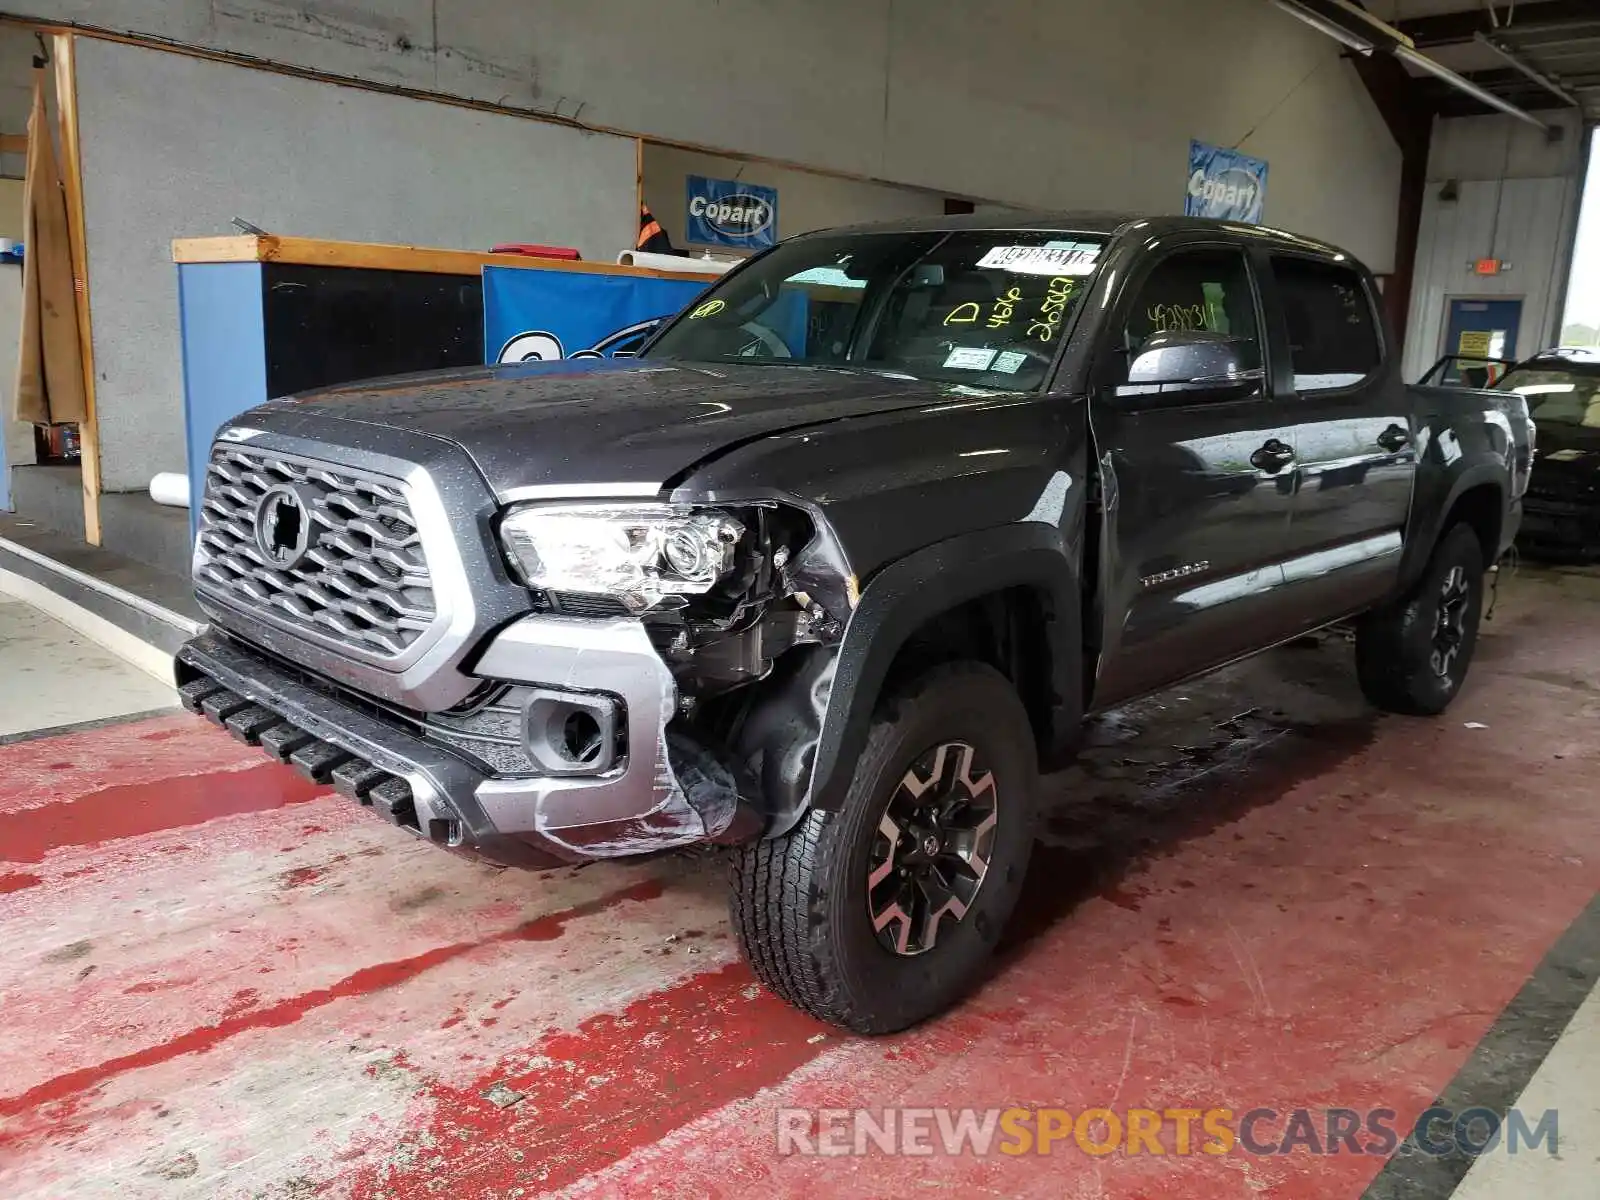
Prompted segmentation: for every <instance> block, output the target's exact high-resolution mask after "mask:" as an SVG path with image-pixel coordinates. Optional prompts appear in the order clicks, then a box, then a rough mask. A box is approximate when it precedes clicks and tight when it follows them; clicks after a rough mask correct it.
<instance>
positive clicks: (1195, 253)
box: [1122, 249, 1261, 378]
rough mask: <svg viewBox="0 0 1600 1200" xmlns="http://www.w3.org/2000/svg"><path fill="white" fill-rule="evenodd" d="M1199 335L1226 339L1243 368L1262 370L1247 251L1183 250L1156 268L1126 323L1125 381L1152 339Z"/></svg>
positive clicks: (1129, 312) (1124, 339) (1128, 314)
mask: <svg viewBox="0 0 1600 1200" xmlns="http://www.w3.org/2000/svg"><path fill="white" fill-rule="evenodd" d="M1196 330H1205V331H1208V332H1211V333H1220V334H1225V335H1227V336H1228V337H1230V338H1232V339H1234V340H1236V341H1237V342H1238V343H1239V351H1240V359H1241V362H1242V365H1243V366H1244V367H1246V368H1254V367H1259V366H1260V365H1261V337H1260V330H1259V329H1258V328H1257V325H1256V305H1255V295H1254V292H1253V291H1252V290H1251V286H1250V273H1249V271H1248V270H1247V269H1246V267H1245V261H1244V254H1243V252H1241V251H1238V250H1220V249H1208V250H1180V251H1178V252H1177V253H1175V254H1171V255H1168V256H1167V257H1166V258H1164V259H1163V260H1161V262H1159V263H1157V264H1156V267H1155V269H1154V270H1153V271H1151V272H1150V274H1149V276H1147V277H1146V279H1145V281H1144V283H1142V284H1141V285H1140V286H1139V290H1138V292H1137V293H1136V294H1135V295H1134V297H1133V301H1132V303H1131V304H1130V306H1129V307H1128V310H1127V313H1126V316H1125V318H1124V321H1123V330H1122V335H1123V344H1124V348H1125V349H1126V350H1127V354H1126V355H1125V356H1123V367H1122V370H1123V372H1124V378H1125V377H1126V371H1127V366H1128V364H1130V363H1132V362H1133V360H1134V358H1135V357H1136V356H1137V355H1138V353H1139V351H1140V350H1142V349H1143V348H1144V344H1145V343H1146V342H1147V341H1149V340H1150V338H1151V337H1152V336H1153V335H1155V334H1157V333H1186V332H1192V331H1196Z"/></svg>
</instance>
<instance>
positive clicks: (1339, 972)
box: [0, 575, 1600, 1200]
mask: <svg viewBox="0 0 1600 1200" xmlns="http://www.w3.org/2000/svg"><path fill="white" fill-rule="evenodd" d="M1507 592H1508V594H1507V595H1506V596H1504V597H1503V598H1502V603H1501V607H1500V611H1499V613H1498V614H1497V616H1496V619H1495V621H1494V623H1493V624H1492V625H1491V626H1489V627H1488V631H1487V632H1486V636H1485V639H1484V641H1483V643H1482V644H1481V649H1480V659H1479V661H1478V663H1477V664H1476V666H1475V668H1474V671H1473V678H1472V682H1471V685H1470V687H1469V689H1468V691H1467V693H1466V694H1465V695H1464V696H1463V698H1462V699H1461V701H1460V702H1459V703H1458V705H1457V707H1456V708H1455V709H1454V710H1453V711H1452V712H1451V714H1450V715H1449V716H1448V717H1446V718H1444V719H1441V720H1437V721H1417V720H1405V719H1399V718H1375V717H1373V716H1372V715H1371V714H1370V713H1368V712H1367V711H1366V710H1365V709H1364V708H1363V707H1362V705H1361V704H1360V701H1359V699H1358V697H1357V696H1356V695H1355V692H1354V687H1353V683H1352V681H1351V678H1350V670H1349V666H1348V656H1349V647H1348V645H1347V644H1345V642H1344V641H1343V640H1342V639H1341V638H1339V637H1338V636H1330V637H1327V638H1325V639H1323V640H1322V641H1321V644H1320V645H1316V646H1309V647H1301V648H1290V649H1285V650H1281V651H1278V652H1276V653H1274V654H1273V655H1271V656H1268V657H1266V658H1263V659H1260V660H1258V661H1256V662H1255V663H1252V664H1249V665H1247V666H1245V667H1242V668H1236V669H1234V670H1233V671H1231V672H1229V673H1227V674H1225V675H1223V676H1219V677H1215V678H1213V679H1211V680H1208V681H1205V682H1202V683H1198V684H1195V685H1191V687H1189V688H1188V689H1179V690H1177V691H1175V692H1173V693H1169V694H1167V695H1165V696H1162V697H1159V698H1157V699H1156V700H1154V701H1151V702H1147V703H1145V704H1142V705H1139V706H1136V707H1134V708H1131V709H1128V710H1124V711H1122V712H1120V713H1118V714H1115V715H1114V716H1113V717H1111V718H1109V719H1106V720H1102V721H1100V722H1097V723H1096V725H1095V727H1094V730H1093V735H1092V741H1093V745H1092V747H1091V749H1090V750H1089V751H1088V752H1087V754H1086V756H1085V765H1084V767H1083V768H1080V769H1076V770H1074V771H1072V772H1068V773H1066V774H1064V775H1062V776H1059V777H1056V778H1053V779H1051V780H1050V781H1049V787H1048V789H1047V790H1048V792H1049V796H1050V802H1051V805H1052V816H1051V820H1050V823H1049V827H1050V835H1049V844H1048V845H1047V846H1045V847H1043V848H1042V849H1041V851H1040V856H1039V858H1038V859H1037V860H1036V869H1035V871H1034V872H1033V874H1032V876H1031V878H1030V884H1029V889H1028V893H1027V896H1026V898H1025V900H1024V905H1025V911H1024V914H1023V916H1022V918H1021V920H1020V922H1019V927H1018V929H1017V930H1016V932H1015V934H1014V935H1013V936H1012V937H1011V938H1010V939H1009V944H1008V946H1007V948H1006V950H1005V952H1004V954H1003V956H1002V959H1001V962H1000V963H999V965H998V968H997V971H996V973H995V976H994V978H993V980H992V981H991V982H990V983H989V984H988V985H987V986H986V987H984V988H983V989H982V990H981V991H980V992H979V993H978V994H977V995H976V996H975V997H973V998H972V999H971V1000H970V1001H969V1002H968V1003H967V1004H965V1005H964V1006H963V1007H962V1008H960V1009H959V1010H958V1011H957V1012H955V1013H953V1014H951V1015H950V1016H948V1017H947V1018H945V1019H943V1020H941V1021H938V1022H936V1023H934V1024H931V1025H929V1026H927V1027H925V1028H922V1029H919V1030H917V1031H914V1032H912V1033H909V1034H906V1035H903V1036H900V1037H897V1038H892V1039H885V1040H877V1041H868V1040H861V1039H855V1038H851V1037H847V1036H844V1035H841V1034H840V1033H838V1032H836V1031H834V1030H831V1029H828V1028H825V1027H823V1026H820V1025H818V1024H816V1023H814V1022H812V1021H810V1020H808V1019H806V1018H803V1017H801V1016H798V1015H796V1014H794V1013H792V1012H791V1011H790V1010H789V1009H787V1008H785V1007H784V1006H783V1005H782V1004H780V1003H778V1002H777V1001H775V1000H773V999H772V998H770V997H769V996H767V995H766V994H764V993H763V992H762V991H761V990H760V989H759V988H758V987H757V986H756V985H755V984H754V982H753V980H752V978H751V976H750V974H749V973H748V971H746V969H745V968H744V967H743V966H742V965H741V964H740V962H739V961H738V958H737V955H736V952H735V949H734V947H733V945H732V943H731V942H730V940H729V935H728V931H727V925H726V921H725V918H724V897H723V890H722V881H721V867H720V864H719V863H718V862H717V860H716V859H715V858H714V857H711V856H709V855H707V856H700V857H687V858H679V859H666V860H657V861H655V862H651V863H648V864H644V865H636V866H614V865H599V866H593V867H589V868H586V869H582V870H564V871H554V872H547V873H543V874H538V875H529V874H518V873H514V872H500V873H496V872H492V871H489V870H486V869H483V868H479V867H475V866H473V865H471V864H467V863H464V862H461V861H458V860H456V859H454V858H451V857H449V856H447V855H444V854H441V853H438V852H436V851H434V850H432V849H430V848H429V847H426V846H424V845H421V844H418V843H415V842H413V841H411V840H410V839H409V837H407V836H406V835H404V834H401V833H399V832H397V831H395V830H392V829H390V828H389V827H387V826H385V825H383V824H381V823H380V822H378V821H375V820H373V819H372V818H370V817H368V816H366V815H365V814H363V813H361V812H359V811H358V810H355V809H354V808H353V807H352V806H350V805H348V804H347V803H346V802H344V801H343V800H341V799H340V798H338V797H337V796H334V795H331V794H329V793H325V792H321V791H318V790H315V789H311V788H308V787H307V786H305V785H303V784H301V783H300V782H299V781H298V780H297V779H296V778H295V777H294V776H293V775H291V774H290V773H288V772H287V771H285V770H283V769H280V768H277V767H275V766H271V765H265V764H263V763H262V762H261V760H260V759H259V758H258V757H257V755H256V752H254V751H250V750H247V749H244V748H241V747H238V746H236V745H235V744H234V743H232V742H231V741H229V740H228V739H227V738H226V737H225V736H223V735H221V734H220V733H218V732H216V731H214V730H212V729H211V728H210V727H208V726H206V725H204V724H202V723H200V722H197V721H195V720H194V719H192V718H189V717H186V716H173V717H170V718H167V717H163V718H157V719H150V720H144V721H140V722H136V723H132V724H126V725H121V726H116V727H111V728H106V729H98V730H92V731H86V732H81V733H73V734H68V735H63V736H57V737H51V738H46V739H42V740H36V741H31V742H24V743H19V744H15V745H11V746H5V747H0V893H3V894H0V962H3V963H4V966H3V968H0V1014H3V1017H0V1020H3V1022H4V1030H5V1036H4V1039H3V1042H0V1195H3V1196H5V1197H52V1198H54V1197H85V1196H111V1195H115V1196H119V1197H122V1196H138V1197H145V1196H148V1197H162V1198H168V1197H173V1198H176V1197H208V1198H209V1197H215V1196H252V1197H285V1198H288V1197H308V1196H321V1195H330V1196H354V1197H376V1196H395V1197H412V1196H416V1197H426V1196H459V1197H477V1196H496V1197H510V1196H532V1195H538V1194H544V1193H547V1192H557V1193H563V1194H569V1195H582V1196H624V1197H633V1196H638V1197H648V1196H660V1195H670V1196H695V1197H700V1196H730V1197H732V1196H746V1195H753V1194H760V1195H762V1196H767V1197H780V1196H796V1197H799V1196H812V1195H826V1196H841V1197H858V1196H859V1197H881V1196H911V1195H925V1194H928V1193H929V1192H938V1191H945V1192H949V1193H952V1194H957V1195H962V1196H975V1195H994V1196H1040V1197H1044V1196H1049V1197H1060V1196H1112V1197H1125V1198H1130V1200H1131V1198H1136V1197H1157V1196H1176V1195H1181V1196H1184V1197H1187V1198H1205V1197H1212V1196H1217V1197H1221V1196H1240V1195H1249V1196H1258V1197H1312V1196H1329V1197H1352V1196H1356V1195H1358V1194H1359V1193H1360V1192H1361V1190H1362V1189H1363V1187H1364V1186H1365V1185H1366V1183H1367V1182H1368V1181H1369V1180H1370V1178H1371V1177H1372V1176H1373V1175H1374V1174H1375V1173H1376V1172H1377V1170H1378V1169H1379V1167H1380V1166H1381V1163H1380V1162H1379V1161H1378V1160H1377V1159H1375V1158H1371V1157H1358V1156H1350V1155H1343V1156H1335V1157H1315V1156H1312V1155H1309V1154H1306V1153H1304V1152H1297V1153H1295V1154H1291V1155H1287V1156H1274V1157H1252V1156H1248V1155H1244V1154H1242V1153H1238V1152H1236V1153H1233V1154H1228V1155H1223V1156H1219V1157H1211V1156H1205V1155H1189V1156H1179V1155H1176V1154H1170V1153H1169V1154H1167V1155H1165V1156H1160V1157H1157V1156H1152V1155H1141V1156H1126V1155H1123V1154H1120V1153H1119V1154H1114V1155H1110V1156H1107V1157H1103V1158H1095V1157H1091V1156H1089V1155H1086V1154H1084V1153H1082V1152H1080V1151H1078V1150H1077V1149H1076V1148H1072V1147H1071V1146H1070V1144H1068V1145H1064V1146H1061V1147H1058V1148H1057V1150H1056V1152H1055V1153H1053V1154H1052V1155H1051V1156H1050V1157H1048V1158H1041V1157H1038V1156H1023V1157H1017V1158H1011V1157H1007V1156H1003V1155H998V1154H996V1155H993V1156H988V1157H981V1158H980V1157H976V1156H973V1155H971V1154H966V1155H963V1156H960V1157H954V1158H952V1157H946V1156H941V1155H935V1156H932V1157H888V1156H886V1155H883V1154H881V1153H878V1152H876V1151H874V1152H873V1153H871V1154H868V1155H866V1156H864V1157H849V1158H842V1159H839V1158H833V1159H820V1158H806V1157H779V1156H778V1155H777V1154H776V1138H775V1110H776V1109H777V1108H778V1107H779V1106H791V1105H798V1106H815V1107H828V1108H844V1107H852V1106H866V1107H869V1108H872V1109H874V1110H876V1109H881V1108H883V1107H885V1106H895V1105H914V1106H952V1107H962V1106H976V1107H980V1108H986V1107H991V1106H997V1107H1007V1106H1034V1105H1051V1106H1054V1105H1060V1106H1065V1107H1067V1108H1070V1109H1072V1110H1073V1111H1077V1110H1080V1109H1083V1108H1085V1107H1091V1106H1106V1107H1111V1108H1113V1109H1118V1110H1125V1109H1127V1108H1130V1107H1146V1108H1156V1109H1163V1108H1171V1107H1187V1108H1199V1109H1207V1108H1212V1107H1227V1108H1231V1109H1233V1110H1235V1111H1236V1112H1243V1111H1244V1110H1246V1109H1249V1108H1253V1107H1257V1106H1275V1107H1277V1108H1280V1109H1290V1108H1294V1107H1296V1106H1307V1107H1312V1108H1327V1107H1334V1106H1337V1107H1348V1108H1356V1109H1365V1108H1369V1107H1372V1106H1388V1107H1391V1108H1393V1109H1395V1110H1397V1112H1398V1114H1399V1116H1398V1121H1397V1124H1399V1125H1400V1127H1401V1128H1402V1129H1404V1128H1407V1127H1409V1124H1410V1122H1411V1121H1412V1120H1413V1119H1414V1118H1415V1117H1416V1115H1417V1114H1418V1113H1419V1112H1420V1111H1421V1109H1422V1108H1423V1107H1425V1106H1426V1104H1427V1103H1428V1102H1429V1100H1430V1099H1431V1098H1432V1097H1433V1096H1434V1095H1435V1094H1436V1092H1437V1091H1438V1089H1439V1088H1440V1087H1441V1086H1442V1085H1443V1084H1444V1083H1445V1082H1446V1081H1447V1080H1448V1079H1449V1078H1450V1077H1451V1075H1452V1074H1453V1073H1454V1072H1455V1071H1456V1070H1457V1068H1458V1067H1459V1066H1460V1064H1461V1063H1462V1062H1463V1060H1464V1059H1465V1058H1466V1057H1467V1055H1468V1054H1469V1052H1470V1051H1471V1049H1472V1047H1473V1046H1474V1044H1475V1043H1476V1041H1477V1040H1478V1038H1479V1037H1480V1036H1481V1035H1482V1033H1483V1032H1484V1030H1485V1029H1487V1028H1488V1026H1489V1025H1490V1023H1491V1022H1492V1021H1493V1020H1494V1018H1495V1016H1496V1014H1497V1013H1498V1012H1499V1011H1500V1009H1501V1008H1502V1007H1503V1006H1504V1005H1505V1004H1506V1002H1507V1001H1508V1000H1509V999H1510V998H1511V996H1512V995H1513V994H1514V993H1515V992H1516V990H1517V989H1518V987H1519V986H1520V985H1521V983H1522V981H1523V980H1524V978H1525V977H1526V976H1527V974H1528V973H1529V971H1530V970H1531V969H1532V968H1533V966H1534V965H1535V964H1536V963H1537V962H1538V960H1539V959H1540V957H1541V956H1542V955H1543V954H1544V952H1545V951H1546V949H1547V948H1548V947H1549V945H1550V944H1551V943H1552V942H1553V941H1554V939H1555V938H1556V937H1557V936H1558V935H1559V934H1560V933H1561V931H1562V930H1563V929H1564V928H1565V927H1566V926H1567V925H1568V923H1569V922H1571V921H1572V920H1573V918H1574V917H1575V916H1576V915H1577V914H1578V913H1579V912H1580V910H1582V909H1583V907H1584V906H1585V904H1586V903H1587V902H1588V901H1589V900H1590V898H1591V897H1592V896H1593V895H1594V894H1595V892H1596V890H1597V888H1600V819H1597V818H1596V815H1595V811H1594V804H1593V796H1594V794H1595V788H1594V778H1595V776H1596V772H1597V770H1600V749H1597V747H1596V744H1595V740H1594V738H1593V729H1594V728H1595V720H1596V718H1597V717H1600V686H1597V683H1596V680H1597V679H1600V622H1597V621H1596V620H1595V618H1596V616H1597V615H1600V581H1597V580H1594V579H1589V578H1583V577H1580V576H1576V575H1542V576H1535V577H1524V578H1522V579H1519V580H1517V581H1515V583H1514V584H1513V585H1512V586H1510V587H1509V588H1508V589H1507ZM1248 710H1254V711H1248ZM1469 721H1471V722H1480V723H1482V724H1484V725H1486V726H1487V728H1484V729H1473V728H1468V727H1467V726H1466V722H1469ZM495 1085H503V1087H502V1089H501V1090H500V1091H499V1092H496V1093H495V1094H496V1095H497V1096H498V1097H499V1098H501V1099H506V1098H512V1097H513V1096H514V1095H516V1094H520V1096H521V1099H520V1100H517V1101H516V1102H515V1103H512V1104H510V1105H509V1106H507V1107H503V1108H502V1107H498V1106H497V1105H496V1104H495V1103H493V1102H491V1101H490V1100H488V1099H485V1098H484V1095H483V1094H484V1093H485V1092H486V1091H491V1089H493V1088H494V1087H495ZM1168 1146H1169V1148H1170V1147H1171V1142H1170V1139H1169V1141H1168Z"/></svg>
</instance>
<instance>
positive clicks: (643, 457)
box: [267, 359, 960, 498]
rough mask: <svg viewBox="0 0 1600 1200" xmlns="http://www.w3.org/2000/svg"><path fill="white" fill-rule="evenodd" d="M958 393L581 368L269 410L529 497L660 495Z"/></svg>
mask: <svg viewBox="0 0 1600 1200" xmlns="http://www.w3.org/2000/svg"><path fill="white" fill-rule="evenodd" d="M952 393H954V394H956V395H959V394H960V390H959V389H956V388H954V387H953V386H952V385H949V384H938V383H928V382H924V381H920V380H914V379H909V378H907V377H906V376H902V375H893V374H887V373H882V372H876V371H865V370H857V369H840V368H832V367H807V366H799V365H796V366H767V365H755V364H752V365H749V366H744V365H737V364H734V365H730V364H722V363H715V364H694V363H679V362H667V361H650V360H647V359H582V360H566V361H562V362H553V363H518V364H514V365H508V366H492V367H474V368H466V369H460V370H453V371H440V372H431V373H428V374H425V375H409V376H397V377H395V378H392V379H380V380H369V381H366V382H363V383H359V384H350V385H345V386H341V387H336V388H327V389H323V390H320V391H316V392H308V393H306V394H304V395H301V396H297V397H290V398H287V399H284V400H279V401H274V402H272V403H271V404H269V405H268V406H267V407H268V408H269V409H277V410H280V411H281V410H283V409H285V408H288V409H292V410H295V411H298V412H301V413H304V414H306V415H312V414H315V415H317V416H322V417H334V418H337V419H338V420H341V421H349V422H356V423H361V424H368V425H381V426H386V427H389V428H399V429H403V430H407V431H409V432H412V433H418V434H423V435H426V436H429V437H434V438H441V439H444V440H446V441H450V442H453V443H455V444H457V445H459V446H461V447H462V448H463V449H465V450H466V451H467V453H468V454H470V455H471V456H472V458H473V460H474V461H475V462H476V463H477V465H478V468H479V470H481V471H482V472H483V475H484V477H485V478H486V479H487V480H488V481H489V485H490V486H491V487H492V488H494V490H495V492H496V493H497V494H499V495H500V496H501V497H502V498H505V497H506V495H507V494H508V493H511V492H514V491H517V490H518V489H531V488H549V489H551V490H552V491H555V490H556V489H559V488H561V487H564V486H569V485H575V484H577V485H584V487H585V488H586V490H589V491H590V493H591V494H593V489H594V488H595V487H596V486H597V485H606V484H627V485H635V487H636V486H637V485H643V484H650V485H654V486H659V485H661V484H663V483H665V482H667V481H668V480H671V479H673V477H674V476H677V475H680V474H682V473H683V472H684V471H686V470H688V469H690V468H692V467H694V466H695V465H696V464H698V463H700V462H702V461H705V460H707V459H709V458H712V457H714V456H716V455H717V454H718V453H719V452H720V451H723V450H726V449H730V448H732V447H734V446H736V445H740V444H743V443H745V442H749V441H751V440H753V439H755V438H760V437H766V436H770V435H772V434H777V433H783V432H785V431H788V430H793V429H797V428H801V427H803V426H807V425H815V424H820V423H827V422H832V421H837V420H841V419H843V418H846V417H856V416H864V415H868V414H873V413H883V412H892V411H895V410H897V409H902V408H916V407H919V406H924V405H927V404H930V403H937V402H939V401H940V400H941V399H943V398H944V397H945V396H947V395H951V394H952Z"/></svg>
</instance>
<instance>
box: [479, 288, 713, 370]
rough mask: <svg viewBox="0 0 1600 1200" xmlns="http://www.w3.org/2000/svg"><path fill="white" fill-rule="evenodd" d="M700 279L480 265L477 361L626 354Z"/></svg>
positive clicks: (682, 301) (679, 304)
mask: <svg viewBox="0 0 1600 1200" xmlns="http://www.w3.org/2000/svg"><path fill="white" fill-rule="evenodd" d="M707 282H709V281H701V280H697V279H655V278H651V277H649V276H640V275H599V274H590V273H587V272H579V271H541V270H538V269H530V268H523V267H485V268H484V269H483V341H484V361H485V362H490V363H497V362H533V361H540V362H549V361H553V360H555V359H559V358H626V357H629V356H630V355H632V354H634V353H635V352H636V351H637V350H638V349H639V347H640V346H642V345H643V344H644V343H645V341H646V339H648V338H649V336H650V335H651V334H652V333H654V332H655V328H656V326H657V325H659V324H660V323H661V322H662V321H664V320H666V319H667V318H668V317H670V316H672V315H673V314H675V313H676V312H677V311H678V310H679V309H681V308H683V307H684V306H685V305H687V304H688V303H689V301H691V300H693V299H694V298H695V297H696V296H698V295H699V294H700V293H701V292H703V291H705V289H706V284H707Z"/></svg>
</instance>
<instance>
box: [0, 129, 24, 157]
mask: <svg viewBox="0 0 1600 1200" xmlns="http://www.w3.org/2000/svg"><path fill="white" fill-rule="evenodd" d="M27 152H28V135H27V134H25V133H0V154H26V153H27Z"/></svg>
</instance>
